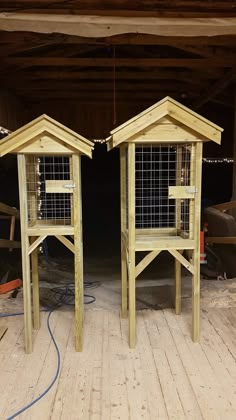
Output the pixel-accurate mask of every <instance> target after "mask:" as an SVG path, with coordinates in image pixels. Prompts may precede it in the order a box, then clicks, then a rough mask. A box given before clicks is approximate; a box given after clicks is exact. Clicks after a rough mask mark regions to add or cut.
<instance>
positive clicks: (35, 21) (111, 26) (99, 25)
mask: <svg viewBox="0 0 236 420" xmlns="http://www.w3.org/2000/svg"><path fill="white" fill-rule="evenodd" d="M235 26H236V18H235V17H221V18H217V19H215V18H210V17H207V18H199V17H197V18H196V17H194V18H190V17H187V18H186V17H185V18H182V17H179V18H178V17H176V18H175V19H173V18H169V17H165V16H162V17H138V16H135V17H132V16H129V17H128V16H93V15H66V14H58V15H56V14H46V13H24V12H22V13H19V14H18V13H1V14H0V29H1V30H3V31H4V30H5V31H27V32H40V33H47V34H48V33H62V34H68V35H77V36H82V37H83V36H84V37H107V36H112V35H119V34H124V33H125V34H126V33H135V34H136V33H138V34H139V33H140V34H150V35H161V36H164V37H167V36H175V37H179V36H181V37H196V36H205V37H211V36H218V35H235V34H236V29H235Z"/></svg>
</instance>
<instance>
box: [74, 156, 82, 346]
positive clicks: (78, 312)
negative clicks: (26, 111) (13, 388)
mask: <svg viewBox="0 0 236 420" xmlns="http://www.w3.org/2000/svg"><path fill="white" fill-rule="evenodd" d="M72 173H73V180H74V183H75V184H76V187H75V189H74V193H73V195H74V200H73V215H74V251H75V349H76V351H82V337H83V304H84V302H83V301H84V285H83V235H82V208H81V203H82V201H81V195H82V194H81V168H80V156H79V155H76V154H74V155H72Z"/></svg>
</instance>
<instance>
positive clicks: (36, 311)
mask: <svg viewBox="0 0 236 420" xmlns="http://www.w3.org/2000/svg"><path fill="white" fill-rule="evenodd" d="M30 239H31V241H33V240H34V239H35V238H33V237H31V238H30ZM31 271H32V283H33V290H32V291H33V326H34V329H35V330H39V328H40V305H39V267H38V248H37V247H36V248H35V249H34V250H33V251H32V253H31Z"/></svg>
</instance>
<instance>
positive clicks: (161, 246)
mask: <svg viewBox="0 0 236 420" xmlns="http://www.w3.org/2000/svg"><path fill="white" fill-rule="evenodd" d="M135 248H136V251H153V250H156V251H157V250H170V249H171V250H175V249H193V248H194V241H193V240H192V239H183V238H181V237H180V236H160V237H158V236H151V235H150V236H145V235H136V245H135Z"/></svg>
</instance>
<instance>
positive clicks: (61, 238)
mask: <svg viewBox="0 0 236 420" xmlns="http://www.w3.org/2000/svg"><path fill="white" fill-rule="evenodd" d="M55 238H57V239H58V240H59V241H60V242H61V243H62V244H63V245H65V246H66V248H68V249H69V250H70V251H71V252H73V254H74V253H75V247H74V244H73V243H72V242H71V241H69V239H67V238H65V236H63V235H55Z"/></svg>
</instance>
